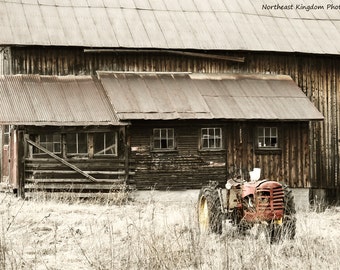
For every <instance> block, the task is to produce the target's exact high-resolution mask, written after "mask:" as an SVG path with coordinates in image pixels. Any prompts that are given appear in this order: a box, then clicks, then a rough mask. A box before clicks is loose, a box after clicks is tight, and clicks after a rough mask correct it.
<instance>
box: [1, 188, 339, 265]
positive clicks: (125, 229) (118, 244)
mask: <svg viewBox="0 0 340 270" xmlns="http://www.w3.org/2000/svg"><path fill="white" fill-rule="evenodd" d="M164 194H165V195H167V196H168V198H169V196H176V195H175V194H176V193H172V194H170V195H169V194H166V193H164ZM142 197H143V196H142ZM194 197H195V196H193V197H191V198H194ZM162 198H163V199H162ZM166 198H167V197H166V196H158V197H155V196H153V193H152V192H149V193H147V194H144V197H143V199H140V198H139V199H134V198H132V199H131V198H130V199H129V200H128V201H126V200H125V199H126V197H124V196H121V197H119V198H116V199H115V200H114V201H111V200H105V199H104V200H101V201H98V200H95V201H94V200H91V201H80V200H78V199H76V198H67V199H59V200H56V199H51V198H49V199H46V198H44V197H43V196H37V197H36V198H33V199H31V200H21V199H18V198H16V197H14V196H13V195H11V194H8V193H0V211H1V230H2V231H1V234H0V235H1V237H0V269H261V270H262V269H340V256H339V255H340V241H339V239H340V209H339V208H330V209H327V210H326V211H325V212H321V213H318V212H317V211H308V212H306V211H300V212H298V213H297V220H298V223H297V234H296V238H295V240H284V241H283V242H281V243H279V244H273V245H270V244H269V243H267V241H266V240H265V237H261V235H260V237H258V238H256V237H255V234H254V233H252V232H250V234H249V235H246V236H235V235H234V229H233V228H232V227H231V226H230V225H228V224H225V228H224V232H223V234H222V235H221V236H216V235H200V234H199V233H198V230H197V224H196V208H195V203H194V201H195V200H194V199H187V200H185V199H184V200H183V198H182V199H181V200H178V201H176V200H170V201H169V200H167V199H166Z"/></svg>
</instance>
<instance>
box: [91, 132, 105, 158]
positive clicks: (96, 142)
mask: <svg viewBox="0 0 340 270" xmlns="http://www.w3.org/2000/svg"><path fill="white" fill-rule="evenodd" d="M93 147H94V154H103V151H102V150H103V149H104V133H94V134H93Z"/></svg>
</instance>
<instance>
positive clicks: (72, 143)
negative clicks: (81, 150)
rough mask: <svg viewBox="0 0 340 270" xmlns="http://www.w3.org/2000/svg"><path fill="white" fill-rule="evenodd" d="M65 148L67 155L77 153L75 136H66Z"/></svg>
mask: <svg viewBox="0 0 340 270" xmlns="http://www.w3.org/2000/svg"><path fill="white" fill-rule="evenodd" d="M66 146H67V152H68V153H76V152H77V141H76V134H66Z"/></svg>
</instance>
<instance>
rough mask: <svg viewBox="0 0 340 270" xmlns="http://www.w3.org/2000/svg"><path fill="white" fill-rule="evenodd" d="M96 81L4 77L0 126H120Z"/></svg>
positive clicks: (0, 90) (0, 84)
mask: <svg viewBox="0 0 340 270" xmlns="http://www.w3.org/2000/svg"><path fill="white" fill-rule="evenodd" d="M96 80H97V79H96V78H92V77H90V76H64V77H61V76H60V77H58V76H39V75H13V76H10V75H8V76H1V77H0V112H1V114H0V123H1V124H20V125H61V126H62V125H74V126H79V125H81V126H82V125H113V124H114V125H119V123H118V120H117V117H116V116H115V114H114V113H113V110H112V108H111V105H110V103H109V102H108V99H107V96H106V95H105V93H104V89H103V88H102V87H101V86H100V87H99V85H98V84H96Z"/></svg>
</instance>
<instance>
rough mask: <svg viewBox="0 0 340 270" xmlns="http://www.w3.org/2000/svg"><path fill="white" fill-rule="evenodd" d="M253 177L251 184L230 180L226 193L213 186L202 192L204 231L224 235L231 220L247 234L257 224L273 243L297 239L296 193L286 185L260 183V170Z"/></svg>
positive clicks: (201, 224) (200, 205)
mask: <svg viewBox="0 0 340 270" xmlns="http://www.w3.org/2000/svg"><path fill="white" fill-rule="evenodd" d="M250 174H251V177H250V179H251V180H250V181H245V180H244V179H243V177H240V176H238V177H234V178H232V179H229V180H228V181H227V183H226V185H225V189H224V188H223V189H222V188H218V183H216V182H210V183H209V185H207V186H204V187H203V188H202V189H201V190H200V193H199V198H198V222H199V228H200V231H203V232H208V233H217V234H221V233H222V223H223V220H225V219H227V220H229V221H230V222H231V223H232V225H234V226H236V228H237V230H236V231H238V232H240V233H243V234H244V233H246V231H247V230H248V229H251V228H252V227H253V226H254V225H255V224H257V225H258V226H257V227H258V228H261V231H265V234H266V236H267V238H268V239H269V240H270V242H271V243H273V242H277V241H279V240H280V239H282V238H283V237H287V238H289V239H293V238H294V236H295V229H296V217H295V213H296V212H295V203H294V197H293V194H292V191H291V190H290V189H289V188H288V186H287V185H285V184H282V183H279V182H276V181H270V180H267V179H264V180H259V178H260V177H259V174H260V169H254V171H253V172H250Z"/></svg>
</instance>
